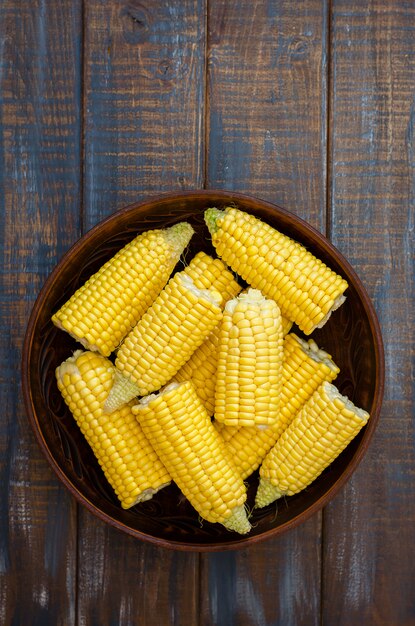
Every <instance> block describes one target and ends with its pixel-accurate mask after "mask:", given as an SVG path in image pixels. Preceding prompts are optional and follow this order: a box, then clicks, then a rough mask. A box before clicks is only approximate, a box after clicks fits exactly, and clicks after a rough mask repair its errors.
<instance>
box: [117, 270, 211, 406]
mask: <svg viewBox="0 0 415 626" xmlns="http://www.w3.org/2000/svg"><path fill="white" fill-rule="evenodd" d="M221 300H222V298H221V296H220V294H219V293H218V292H217V291H211V290H209V289H197V288H196V287H195V286H194V284H193V281H192V279H191V278H190V276H188V275H187V274H186V273H184V272H178V273H176V274H175V275H174V276H173V278H171V279H170V280H169V282H168V283H167V285H166V287H165V288H164V289H163V291H162V292H161V293H160V294H159V296H158V297H157V298H156V300H155V301H154V303H153V304H152V306H151V307H150V308H149V309H148V311H146V313H145V314H144V315H143V317H142V318H141V320H140V321H139V322H138V324H137V325H136V326H135V327H134V328H133V330H132V331H131V332H130V333H129V335H128V336H127V337H126V339H125V340H124V343H123V344H122V345H121V347H120V349H119V350H118V353H117V358H116V360H115V365H116V367H117V370H118V372H119V373H120V375H119V376H118V377H117V384H114V387H113V389H112V390H111V393H110V396H109V397H108V401H107V403H106V409H107V410H108V411H112V410H114V408H117V407H119V406H122V404H123V403H124V402H128V401H129V400H131V399H132V398H134V397H135V396H144V395H147V394H148V393H151V392H152V391H157V390H158V389H160V388H161V387H162V386H163V385H165V384H166V383H167V382H168V381H170V380H171V379H172V377H173V376H174V375H175V374H176V373H177V372H178V371H179V369H180V368H181V367H182V365H184V363H186V361H187V360H188V359H189V358H190V357H191V356H192V354H193V352H194V351H195V350H196V349H197V348H198V347H199V346H200V345H201V344H202V343H203V342H204V340H205V339H206V338H207V337H208V335H209V333H210V332H211V331H212V330H213V328H215V326H217V325H218V323H219V321H220V319H221V317H222V310H221V308H220V303H221ZM127 387H128V390H127Z"/></svg>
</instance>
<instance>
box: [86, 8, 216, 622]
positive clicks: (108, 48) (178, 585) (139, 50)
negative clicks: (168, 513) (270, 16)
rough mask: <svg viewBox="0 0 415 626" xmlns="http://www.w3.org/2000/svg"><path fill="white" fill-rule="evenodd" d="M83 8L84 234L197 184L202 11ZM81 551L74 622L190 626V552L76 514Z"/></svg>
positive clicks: (194, 585)
mask: <svg viewBox="0 0 415 626" xmlns="http://www.w3.org/2000/svg"><path fill="white" fill-rule="evenodd" d="M85 6H86V13H85V35H86V39H85V97H84V98H85V107H84V120H85V135H84V136H85V143H84V152H85V183H84V216H85V225H86V228H88V227H89V226H92V225H93V224H95V223H96V222H97V221H98V220H100V219H102V218H103V217H105V216H106V215H108V214H109V213H112V212H113V211H115V210H116V209H118V208H120V207H121V206H124V205H126V204H129V203H131V202H133V201H137V200H140V199H143V198H145V197H147V196H150V195H155V194H158V193H160V192H166V191H170V190H181V189H185V188H195V187H202V186H203V178H202V177H203V169H204V167H203V158H204V153H203V143H202V141H203V129H204V70H205V60H204V41H205V31H204V26H205V7H204V3H203V2H202V1H200V0H184V1H182V2H180V3H177V2H175V1H173V0H171V1H168V2H165V1H163V2H161V1H156V2H154V1H151V2H150V1H147V2H121V1H112V2H108V3H106V2H102V1H99V0H88V1H87V2H86V3H85ZM79 550H80V569H79V601H78V619H79V623H82V624H99V625H100V626H105V625H107V624H108V625H109V624H117V626H127V625H130V624H132V623H136V622H140V623H143V624H146V626H147V625H148V626H151V625H152V624H154V625H155V626H156V625H157V626H158V625H159V624H180V626H186V625H188V626H194V624H197V622H198V580H199V577H198V574H199V557H198V555H197V554H184V553H175V552H170V551H166V550H163V549H160V548H155V547H153V546H151V545H146V544H144V543H140V542H138V541H136V540H134V539H132V538H131V537H129V536H126V535H123V534H121V533H120V532H117V531H115V530H114V529H111V528H109V527H105V526H103V524H102V523H101V522H99V521H97V520H96V519H95V518H93V517H91V515H89V514H88V513H87V512H84V511H80V543H79ZM97 555H98V557H97Z"/></svg>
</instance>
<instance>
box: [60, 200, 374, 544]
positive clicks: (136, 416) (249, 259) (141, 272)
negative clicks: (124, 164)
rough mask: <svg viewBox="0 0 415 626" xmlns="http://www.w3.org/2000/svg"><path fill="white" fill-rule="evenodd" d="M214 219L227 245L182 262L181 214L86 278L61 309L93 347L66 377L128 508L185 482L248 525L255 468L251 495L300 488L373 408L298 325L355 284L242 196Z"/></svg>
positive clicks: (66, 389)
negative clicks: (344, 391)
mask: <svg viewBox="0 0 415 626" xmlns="http://www.w3.org/2000/svg"><path fill="white" fill-rule="evenodd" d="M205 222H206V225H207V227H208V230H209V232H210V235H211V237H212V244H213V247H214V249H215V251H216V253H217V255H218V258H212V257H211V256H209V255H208V254H206V253H205V252H198V253H197V254H196V255H195V256H194V257H193V259H191V261H190V263H189V265H188V266H187V267H185V268H184V269H183V270H182V271H177V272H176V273H175V274H174V275H173V269H174V267H175V266H176V264H177V262H178V261H179V259H180V257H181V255H182V253H183V251H184V250H185V248H186V246H187V244H188V242H189V240H190V238H191V237H192V234H193V228H192V227H191V226H190V224H188V223H186V222H182V223H180V224H177V225H175V226H172V227H170V228H166V229H160V230H153V231H147V232H144V233H142V234H141V235H139V236H138V237H136V238H135V239H134V240H133V241H132V242H131V243H129V244H128V245H127V246H125V247H124V248H123V249H122V250H120V251H119V252H117V254H116V255H115V256H114V257H113V258H112V259H110V260H109V261H108V262H107V263H106V264H105V265H104V266H103V267H102V268H101V269H100V270H99V271H98V272H97V273H96V274H94V275H93V276H92V277H91V278H90V279H89V280H88V281H87V282H86V283H85V285H83V286H82V287H81V288H80V289H78V290H77V291H76V292H75V294H74V295H73V296H72V297H71V298H70V299H69V301H68V302H67V303H65V304H64V305H63V306H62V307H61V308H60V309H59V310H58V311H57V312H56V313H55V314H54V315H53V317H52V321H53V323H54V324H55V325H56V326H58V327H59V328H60V329H62V330H65V331H67V332H68V333H69V334H71V336H72V337H74V338H75V339H76V340H77V341H79V342H80V343H81V344H82V346H83V347H84V348H85V349H86V350H85V351H82V350H77V351H76V352H75V353H74V354H73V356H70V357H69V358H68V359H67V360H66V361H65V362H64V363H62V364H61V365H60V366H59V367H58V368H57V370H56V377H57V383H58V388H59V390H60V392H61V394H62V396H63V398H64V400H65V402H66V404H67V405H68V407H69V409H70V411H71V412H72V414H73V416H74V418H75V420H76V422H77V424H78V426H79V427H80V429H81V431H82V433H83V434H84V436H85V438H86V439H87V441H88V443H89V444H90V446H91V448H92V450H93V452H94V454H95V456H96V457H97V459H98V462H99V463H100V465H101V467H102V469H103V471H104V474H105V476H106V478H107V479H108V482H109V483H110V485H111V486H112V488H113V489H114V491H115V493H116V495H117V497H118V498H119V500H120V504H121V506H122V507H123V508H129V507H131V506H135V505H137V504H138V503H140V502H143V501H144V500H147V499H149V498H151V497H152V496H153V495H154V494H155V493H157V491H158V490H159V489H162V488H163V487H165V486H166V485H168V484H169V483H170V482H171V481H174V482H175V483H176V484H177V486H178V487H179V488H180V489H181V491H182V493H183V494H184V495H185V496H186V498H187V499H188V501H189V502H190V503H191V505H192V506H193V507H194V509H195V510H196V511H197V512H198V514H199V515H200V517H201V518H202V519H205V520H207V521H210V522H217V523H221V524H222V525H223V526H224V527H225V528H227V529H228V530H232V531H235V532H238V533H242V534H245V533H247V532H249V530H250V528H251V526H250V522H249V520H248V516H247V512H246V497H247V492H246V485H245V484H244V482H243V481H244V480H245V479H246V478H248V477H249V476H250V475H251V474H252V473H253V472H254V471H255V470H257V469H258V468H259V477H260V480H259V486H258V490H257V494H256V499H255V506H256V507H263V506H266V505H268V504H270V503H271V502H273V501H274V500H276V499H278V498H279V497H281V496H283V495H293V494H295V493H297V492H299V491H301V490H302V489H304V488H306V487H307V486H308V485H309V484H310V483H311V482H312V481H313V480H315V479H316V478H317V476H318V475H319V474H320V473H321V472H322V471H323V470H324V469H325V468H326V467H327V466H328V465H329V464H330V463H331V462H332V461H333V460H334V458H336V456H338V454H340V452H341V451H342V450H343V449H344V448H345V446H346V445H347V444H348V443H349V442H350V441H351V439H352V438H353V437H355V436H356V435H357V433H358V432H359V430H360V429H361V428H362V427H363V426H364V425H365V423H366V422H367V419H368V418H369V415H368V414H367V413H366V412H365V411H363V410H362V409H359V408H357V407H355V406H354V405H353V404H352V402H351V401H350V400H348V399H347V398H345V397H344V396H342V395H341V394H340V393H339V392H338V390H337V389H336V387H334V385H333V380H334V379H335V378H336V376H337V374H338V373H339V368H338V367H337V365H336V364H335V363H334V362H333V360H332V358H331V357H330V355H329V354H327V353H326V352H324V351H323V350H321V349H320V348H319V347H318V346H317V344H316V343H315V341H314V340H313V339H308V340H306V339H303V338H301V337H300V336H299V332H300V331H302V332H303V333H304V335H310V334H311V333H312V332H313V330H314V329H315V328H320V327H321V326H322V325H323V324H325V323H326V321H327V320H328V318H329V317H330V315H331V313H332V312H333V311H334V310H335V309H336V308H338V307H339V306H340V305H341V304H342V303H343V302H344V300H345V297H344V291H345V290H346V288H347V282H346V281H345V280H344V279H343V278H341V277H340V276H339V275H338V274H336V273H335V272H334V271H332V270H331V269H330V268H328V267H327V266H326V265H325V264H324V263H322V262H321V261H320V260H319V259H317V258H315V257H314V256H313V255H312V254H311V253H310V252H309V251H307V250H306V249H305V248H304V247H303V246H302V245H301V244H299V243H297V242H295V241H293V240H292V239H290V238H289V237H287V236H285V235H283V234H282V233H280V232H278V231H276V230H275V229H274V228H272V227H271V226H269V225H268V224H265V223H264V222H262V221H261V220H259V219H258V218H256V217H254V216H252V215H249V214H247V213H245V212H243V211H241V210H239V209H236V208H234V207H228V208H226V209H225V210H224V211H219V210H218V209H216V208H211V209H207V210H206V211H205ZM243 282H244V283H245V287H246V288H245V289H244V290H243V285H242V283H243ZM293 324H295V325H296V326H297V328H298V333H297V332H293V330H292V326H293Z"/></svg>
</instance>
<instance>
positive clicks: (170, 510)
mask: <svg viewBox="0 0 415 626" xmlns="http://www.w3.org/2000/svg"><path fill="white" fill-rule="evenodd" d="M231 202H234V203H235V204H236V205H237V206H238V207H239V208H241V209H243V210H246V211H248V212H250V213H253V214H255V215H257V216H258V217H260V218H262V219H263V220H265V221H267V222H268V223H269V224H271V225H272V226H274V227H276V228H277V229H279V230H281V231H282V232H284V233H286V234H287V235H289V236H291V237H293V238H294V239H296V240H298V241H300V242H301V243H303V244H304V245H305V246H306V247H307V248H308V249H310V250H311V251H312V252H313V253H314V254H315V255H316V256H318V257H319V258H320V259H322V260H323V261H324V262H326V263H327V265H329V266H330V267H331V268H332V269H334V270H336V271H337V272H339V273H340V274H342V275H343V276H344V277H345V278H346V279H347V280H348V282H349V288H348V290H347V292H346V295H347V299H346V302H345V303H344V305H343V306H342V307H341V308H340V309H339V310H338V311H336V312H335V313H334V314H333V315H332V317H331V318H330V320H329V322H328V323H327V324H326V325H325V326H324V328H323V329H321V330H319V331H316V332H315V333H313V338H314V339H315V340H316V341H317V343H318V344H319V346H320V347H322V348H324V349H326V350H327V351H328V352H329V353H330V354H331V355H332V356H333V358H334V360H335V362H336V363H337V364H338V365H339V367H340V369H341V372H340V374H339V376H338V378H337V380H336V381H335V384H336V385H337V386H338V387H339V389H340V391H341V392H342V393H344V394H346V395H348V396H349V398H350V399H351V400H352V401H353V402H355V403H356V404H357V405H358V406H360V407H362V408H364V409H366V410H367V411H369V412H370V413H371V419H370V420H369V422H368V424H367V426H366V427H365V428H364V429H363V430H362V431H361V433H360V434H359V436H358V437H357V438H356V439H355V440H354V441H353V442H352V443H351V444H350V445H349V446H348V447H347V449H346V450H345V451H344V452H343V453H342V454H341V455H340V457H338V459H337V460H336V461H335V462H334V463H333V464H332V465H331V466H330V467H329V468H328V469H327V470H326V471H325V472H323V474H322V475H321V476H320V477H319V478H318V479H317V480H316V481H315V482H314V483H313V484H312V485H310V487H309V488H308V489H307V490H305V491H303V492H302V493H300V494H298V495H296V496H292V497H290V498H287V499H286V500H285V501H283V502H280V503H279V505H278V510H277V514H276V507H275V505H271V506H269V507H266V508H264V509H261V510H258V511H257V510H254V512H253V515H252V523H253V529H252V531H251V532H250V534H249V535H248V536H247V537H240V536H238V535H236V534H234V533H231V532H229V531H226V530H225V529H224V528H223V527H222V526H221V525H219V524H210V523H208V522H204V523H203V524H201V523H200V520H199V518H198V515H197V514H196V513H195V511H194V510H193V509H192V507H191V506H190V505H189V503H188V502H187V501H186V500H185V499H184V498H183V496H182V495H181V494H180V492H179V490H178V489H177V488H176V487H175V486H174V485H172V486H170V487H168V488H166V489H164V490H162V491H161V492H159V493H158V494H156V496H155V497H154V498H153V499H152V500H150V501H149V502H145V503H142V504H140V505H138V506H135V507H133V508H132V509H130V510H128V511H124V510H122V509H121V507H120V506H119V504H118V500H117V498H116V497H115V495H114V493H113V492H112V489H111V487H110V486H109V485H108V483H107V481H106V479H105V477H104V475H103V473H102V471H101V469H100V467H99V465H98V463H97V461H96V459H95V457H94V456H93V454H92V452H91V450H90V448H89V446H88V444H87V443H86V441H85V440H84V438H83V436H82V435H81V433H80V431H79V430H78V427H77V425H76V423H75V421H74V420H73V418H72V416H71V415H70V413H69V410H68V409H67V407H66V405H65V404H64V402H63V400H62V398H61V395H60V393H59V391H58V389H57V386H56V381H55V374H54V372H55V368H56V367H57V366H58V365H59V364H60V363H61V362H62V361H63V360H65V359H66V358H67V357H68V356H69V355H70V354H71V353H72V351H73V350H75V349H76V348H77V347H79V346H78V345H77V344H76V343H75V341H74V340H72V339H71V338H70V337H69V336H68V335H67V334H66V333H64V332H62V331H60V330H58V329H57V328H55V327H54V326H53V324H52V323H51V321H50V318H51V315H52V314H53V313H54V312H55V311H56V310H57V309H58V308H59V307H60V306H61V305H62V304H63V303H64V302H65V301H66V300H67V299H68V297H69V296H70V295H71V294H72V293H73V292H74V291H75V290H76V289H77V288H78V287H79V286H80V285H81V284H82V283H83V282H85V280H86V279H87V278H88V277H89V276H90V275H91V274H93V273H94V272H95V271H96V270H97V269H98V268H99V267H100V266H101V265H102V264H103V263H104V262H105V261H106V260H107V259H109V258H110V257H111V256H112V255H113V254H114V253H115V252H116V251H117V250H118V249H119V248H121V247H122V246H123V245H125V244H126V243H127V242H128V241H130V240H131V239H132V238H133V237H134V236H135V235H136V234H137V233H139V232H142V231H144V230H148V229H150V228H159V227H165V226H168V225H171V224H174V223H176V222H178V221H181V220H187V221H189V222H190V223H191V224H192V225H193V227H194V229H195V231H196V234H195V235H194V236H193V238H192V240H191V243H190V246H189V250H188V252H187V253H186V256H187V258H188V259H190V258H191V257H192V256H193V254H195V253H196V252H197V251H198V250H204V251H205V252H207V253H211V254H214V250H213V248H212V245H211V242H210V237H209V233H208V231H207V228H206V226H205V224H204V220H203V212H204V209H205V208H208V207H209V206H217V207H218V208H222V207H224V206H226V205H227V204H229V203H231ZM178 269H180V263H179V265H178ZM295 332H299V331H298V329H296V328H295ZM300 334H301V333H300ZM382 390H383V355H382V342H381V337H380V331H379V327H378V323H377V320H376V316H375V313H374V311H373V307H372V305H371V303H370V301H369V298H368V296H367V294H366V292H365V290H364V288H363V286H362V284H361V282H360V280H359V279H358V277H357V276H356V274H355V273H354V271H353V270H352V268H351V267H350V265H349V264H348V263H347V261H346V260H345V259H344V258H343V257H342V255H341V254H340V253H339V252H338V251H337V250H336V249H334V248H333V246H331V244H330V243H329V242H328V241H327V240H326V239H325V238H324V237H322V236H321V235H320V234H319V233H317V232H316V231H315V230H314V229H312V228H311V227H310V226H309V225H307V224H306V223H305V222H303V221H302V220H300V219H298V218H297V217H295V216H294V215H292V214H291V213H289V212H288V211H285V210H283V209H280V208H279V207H276V206H275V205H271V204H268V203H265V202H262V201H260V200H258V199H255V198H251V197H247V196H244V195H240V194H234V193H227V192H189V193H185V194H180V195H170V196H163V197H161V198H157V199H155V200H152V201H150V202H147V203H142V204H138V205H135V206H131V207H127V208H126V209H123V210H121V211H119V212H117V213H116V214H113V215H112V216H110V217H109V218H107V219H106V220H104V221H103V222H101V223H100V224H98V225H97V226H96V227H94V228H93V229H92V230H91V231H89V232H88V233H87V234H86V235H85V236H84V237H83V238H82V239H80V240H79V241H78V242H77V243H76V244H75V245H74V246H73V247H72V248H71V249H70V250H69V252H68V253H67V254H66V255H65V256H64V257H63V259H62V260H61V262H60V263H59V265H58V266H57V267H56V269H55V270H54V271H53V272H52V274H51V275H50V277H49V279H48V280H47V281H46V283H45V285H44V287H43V289H42V291H41V293H40V295H39V297H38V299H37V301H36V303H35V306H34V308H33V311H32V315H31V318H30V321H29V325H28V329H27V334H26V340H25V346H24V354H23V391H24V396H25V402H26V407H27V411H28V415H29V418H30V421H31V424H32V426H33V428H34V431H35V434H36V436H37V439H38V441H39V443H40V445H41V448H42V450H43V452H44V454H45V455H46V457H47V459H48V460H49V462H50V464H51V465H52V467H53V468H54V470H55V471H56V472H57V474H58V476H59V478H60V479H61V480H62V481H63V482H64V484H65V485H66V486H67V488H68V489H69V490H70V491H71V492H72V493H73V494H74V495H75V497H76V498H77V499H78V500H79V501H80V502H81V503H82V504H83V505H84V506H86V507H87V508H88V509H89V510H90V511H92V512H93V513H95V514H96V515H98V516H99V517H100V518H101V519H103V520H105V521H107V522H109V523H110V524H112V525H114V526H116V527H118V528H120V529H122V530H124V531H126V532H128V533H130V534H132V535H135V536H137V537H139V538H141V539H145V540H148V541H151V542H153V543H156V544H159V545H162V546H165V547H173V548H176V549H186V550H189V549H190V550H192V549H193V550H218V549H231V548H235V547H240V546H244V545H247V544H249V543H253V542H255V541H259V540H261V539H264V538H266V537H269V536H271V535H275V534H278V533H281V532H283V531H285V530H287V529H288V528H291V527H292V526H294V525H296V524H298V523H300V522H301V521H304V520H305V519H306V518H307V517H309V516H310V515H311V514H312V513H313V512H315V511H317V510H318V509H319V508H321V507H322V506H324V505H325V504H326V503H327V502H328V501H329V500H330V499H331V498H332V497H333V496H334V495H335V493H336V492H337V491H338V489H339V488H340V487H341V485H342V484H344V482H346V480H347V479H348V478H349V476H350V475H351V473H352V472H353V471H354V469H355V467H356V465H357V463H358V462H359V460H360V459H361V457H362V456H363V454H364V452H365V450H366V448H367V446H368V444H369V441H370V438H371V436H372V434H373V431H374V429H375V427H376V423H377V420H378V415H379V409H380V403H381V397H382ZM248 483H249V487H248V502H249V503H250V505H252V503H253V498H254V494H255V489H256V485H257V473H255V474H254V475H252V476H251V477H250V479H249V481H248Z"/></svg>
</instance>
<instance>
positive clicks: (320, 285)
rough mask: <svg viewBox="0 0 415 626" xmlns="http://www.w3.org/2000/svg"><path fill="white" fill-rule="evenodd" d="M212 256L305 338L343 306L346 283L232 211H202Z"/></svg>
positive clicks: (271, 232) (262, 224)
mask: <svg viewBox="0 0 415 626" xmlns="http://www.w3.org/2000/svg"><path fill="white" fill-rule="evenodd" d="M205 221H206V224H207V226H208V228H209V231H210V233H211V235H212V243H213V245H214V246H215V249H216V252H217V254H218V256H219V257H220V258H221V259H222V260H223V261H224V262H225V263H227V264H228V265H229V266H230V267H231V268H232V269H233V270H234V271H235V272H236V273H237V274H239V275H240V276H241V277H242V278H243V279H244V280H245V281H246V282H247V283H248V284H249V285H251V286H252V287H255V288H257V289H260V290H261V291H262V293H263V294H264V295H265V296H267V297H268V298H273V299H274V300H275V301H276V302H277V304H278V306H279V307H280V309H281V314H282V315H283V316H284V317H287V318H288V319H289V320H291V321H293V322H295V323H296V324H297V325H298V327H299V328H300V329H301V330H302V331H303V332H304V333H305V334H307V335H309V334H310V333H311V332H312V331H313V330H314V329H315V328H320V327H321V326H323V325H324V324H325V323H326V321H327V320H328V318H329V316H330V315H331V313H332V312H333V311H334V310H335V309H337V308H338V307H339V306H340V305H341V304H342V303H343V302H344V300H345V297H344V295H343V293H344V291H345V290H346V288H347V282H346V281H345V280H344V279H343V278H342V277H341V276H339V275H338V274H336V273H335V272H334V271H332V270H331V269H329V268H328V267H327V266H326V265H325V264H324V263H323V262H322V261H321V260H319V259H317V258H316V257H315V256H314V255H313V254H311V252H309V251H308V250H307V249H306V248H305V247H304V246H302V245H301V244H300V243H298V242H296V241H294V240H293V239H291V238H290V237H287V236H286V235H284V234H282V233H280V232H278V231H277V230H276V229H275V228H272V227H271V226H269V224H266V223H265V222H262V221H261V220H260V219H258V218H257V217H255V216H253V215H249V214H248V213H245V212H244V211H241V210H239V209H236V208H233V207H227V208H226V209H225V210H224V211H220V210H218V209H215V208H211V209H207V210H206V211H205Z"/></svg>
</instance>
